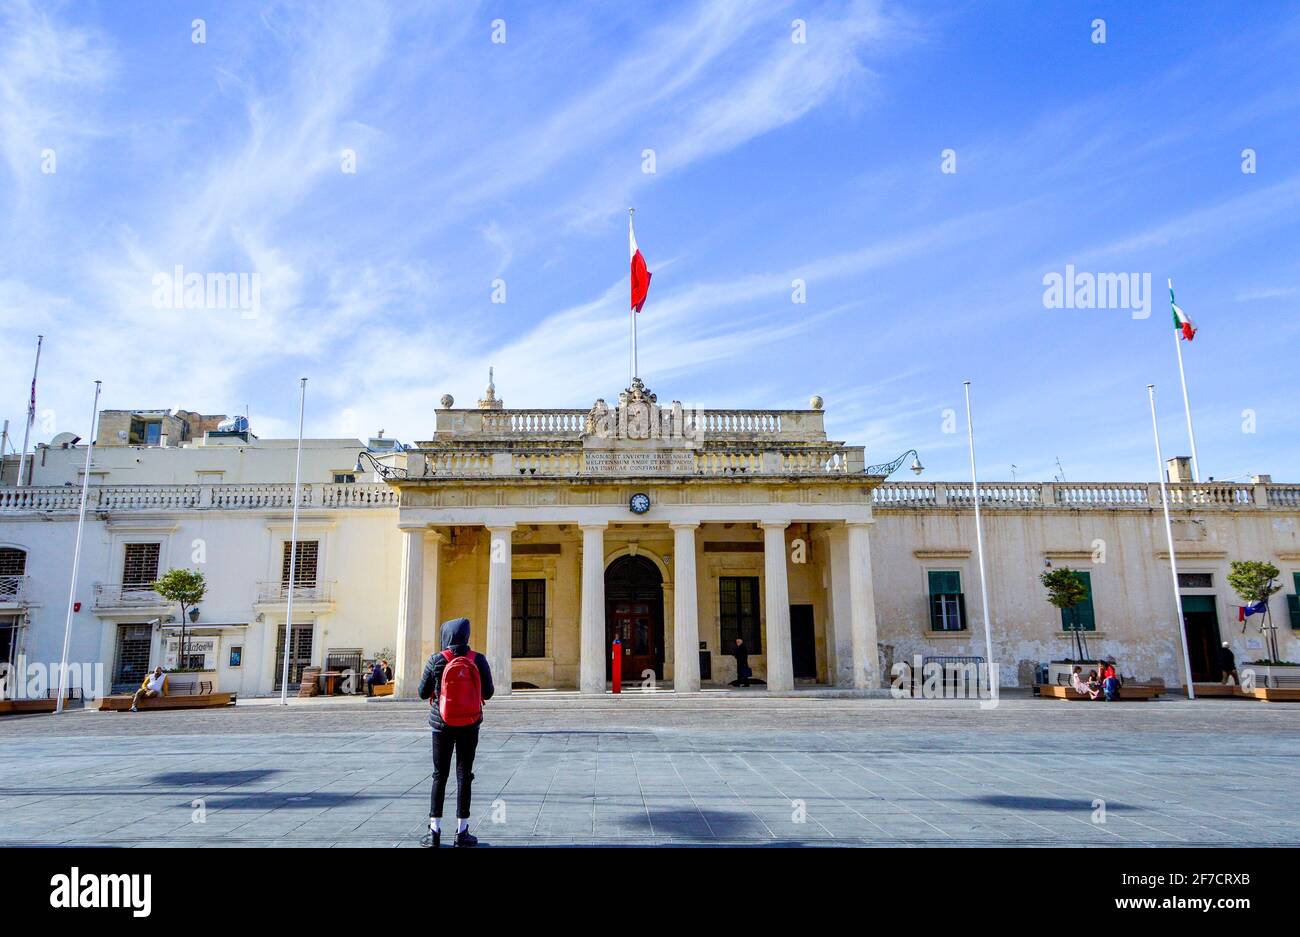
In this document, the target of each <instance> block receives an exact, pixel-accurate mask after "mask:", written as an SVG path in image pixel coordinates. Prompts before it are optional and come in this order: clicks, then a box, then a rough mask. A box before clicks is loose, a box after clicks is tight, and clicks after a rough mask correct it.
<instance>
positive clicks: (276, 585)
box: [257, 580, 334, 605]
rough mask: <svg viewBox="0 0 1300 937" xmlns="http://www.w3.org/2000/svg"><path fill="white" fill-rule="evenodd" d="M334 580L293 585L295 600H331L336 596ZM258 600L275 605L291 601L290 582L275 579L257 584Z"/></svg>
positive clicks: (263, 603)
mask: <svg viewBox="0 0 1300 937" xmlns="http://www.w3.org/2000/svg"><path fill="white" fill-rule="evenodd" d="M333 587H334V584H333V583H332V582H310V583H309V582H300V583H298V584H297V585H296V586H294V587H293V600H294V601H295V602H331V601H333V597H334V588H333ZM257 601H258V603H259V604H262V605H275V604H279V603H283V602H288V601H289V584H288V583H287V582H281V581H279V580H275V581H272V582H259V583H258V584H257Z"/></svg>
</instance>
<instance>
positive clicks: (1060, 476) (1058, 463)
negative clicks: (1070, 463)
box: [1053, 455, 1065, 482]
mask: <svg viewBox="0 0 1300 937" xmlns="http://www.w3.org/2000/svg"><path fill="white" fill-rule="evenodd" d="M1056 470H1057V471H1058V472H1059V473H1060V474H1058V475H1057V476H1056V478H1055V479H1053V480H1054V481H1058V482H1063V481H1065V466H1064V465H1062V464H1061V457H1060V456H1059V455H1058V456H1057V457H1056Z"/></svg>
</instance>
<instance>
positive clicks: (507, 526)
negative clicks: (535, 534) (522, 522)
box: [483, 521, 517, 531]
mask: <svg viewBox="0 0 1300 937" xmlns="http://www.w3.org/2000/svg"><path fill="white" fill-rule="evenodd" d="M483 526H484V527H486V528H487V529H488V530H491V531H498V530H507V531H509V530H514V529H515V527H516V526H517V525H516V524H515V522H514V521H507V522H506V523H497V524H484V525H483Z"/></svg>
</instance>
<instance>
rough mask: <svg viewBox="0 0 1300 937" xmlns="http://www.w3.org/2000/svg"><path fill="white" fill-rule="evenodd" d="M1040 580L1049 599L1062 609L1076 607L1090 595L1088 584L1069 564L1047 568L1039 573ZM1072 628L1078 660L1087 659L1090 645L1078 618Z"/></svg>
mask: <svg viewBox="0 0 1300 937" xmlns="http://www.w3.org/2000/svg"><path fill="white" fill-rule="evenodd" d="M1038 581H1039V582H1041V583H1042V584H1043V585H1044V586H1045V587H1046V589H1047V601H1048V602H1050V603H1051V604H1052V605H1054V606H1056V607H1057V608H1059V609H1061V610H1062V611H1064V610H1065V609H1067V608H1074V607H1075V606H1076V605H1078V604H1079V603H1080V602H1082V601H1083V600H1084V599H1086V598H1087V597H1088V588H1087V586H1085V585H1084V584H1083V582H1082V581H1080V579H1079V577H1078V576H1076V575H1075V573H1074V570H1072V569H1070V567H1068V566H1060V567H1057V568H1055V569H1045V570H1043V572H1042V573H1041V574H1040V575H1039V577H1038ZM1071 630H1072V631H1073V632H1074V649H1075V653H1076V654H1078V655H1079V656H1078V660H1086V659H1087V657H1088V647H1087V645H1086V644H1085V643H1084V638H1083V631H1082V630H1081V629H1080V627H1079V621H1078V619H1077V618H1076V619H1075V621H1074V627H1073V628H1072V629H1071Z"/></svg>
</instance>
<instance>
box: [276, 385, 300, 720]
mask: <svg viewBox="0 0 1300 937" xmlns="http://www.w3.org/2000/svg"><path fill="white" fill-rule="evenodd" d="M299 387H300V388H301V393H300V396H299V398H298V455H297V457H296V459H295V460H294V463H293V521H292V523H291V524H290V526H289V596H288V599H287V601H286V604H285V609H284V666H283V667H282V668H281V670H280V705H281V706H288V705H289V648H290V642H291V641H292V639H293V592H294V589H295V588H296V586H297V583H296V582H295V575H296V572H297V560H298V484H299V481H300V480H301V478H302V424H303V416H304V414H305V413H306V412H307V378H305V377H304V378H302V380H301V381H299Z"/></svg>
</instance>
